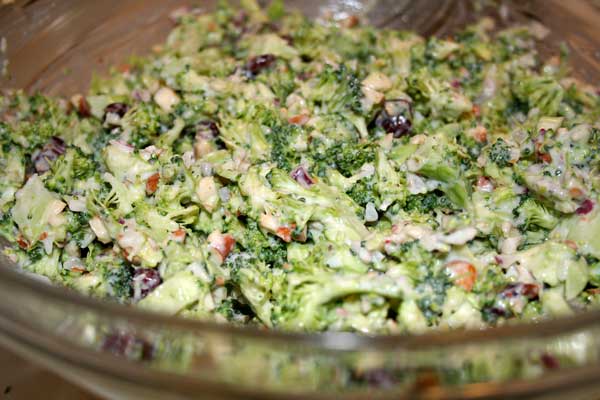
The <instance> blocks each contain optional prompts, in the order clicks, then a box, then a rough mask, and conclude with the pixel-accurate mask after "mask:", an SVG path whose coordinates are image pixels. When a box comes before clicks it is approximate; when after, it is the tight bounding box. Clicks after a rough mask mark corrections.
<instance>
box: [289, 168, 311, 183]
mask: <svg viewBox="0 0 600 400" xmlns="http://www.w3.org/2000/svg"><path fill="white" fill-rule="evenodd" d="M290 176H291V177H292V179H293V180H295V181H296V182H298V183H299V184H300V185H301V186H302V187H305V188H308V187H310V186H311V185H314V183H315V181H314V180H313V179H312V178H311V177H310V175H309V174H308V171H306V169H305V168H304V167H303V166H302V165H299V166H297V167H296V168H295V169H294V170H293V171H292V172H291V173H290Z"/></svg>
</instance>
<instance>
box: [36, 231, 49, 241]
mask: <svg viewBox="0 0 600 400" xmlns="http://www.w3.org/2000/svg"><path fill="white" fill-rule="evenodd" d="M47 237H48V232H42V233H41V234H40V237H39V238H38V240H44V239H46V238H47Z"/></svg>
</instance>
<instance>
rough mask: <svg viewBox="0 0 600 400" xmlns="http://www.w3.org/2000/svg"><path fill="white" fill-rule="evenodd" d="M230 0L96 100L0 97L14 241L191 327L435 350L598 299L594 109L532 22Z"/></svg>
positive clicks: (43, 266) (15, 249) (24, 256)
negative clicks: (334, 336) (436, 31)
mask: <svg viewBox="0 0 600 400" xmlns="http://www.w3.org/2000/svg"><path fill="white" fill-rule="evenodd" d="M358 22H359V21H358V19H357V18H348V19H346V20H343V21H341V22H340V21H338V22H336V23H334V22H332V21H327V20H324V21H312V20H309V19H307V18H305V17H303V16H302V15H300V14H297V13H286V12H284V10H283V9H282V7H281V4H280V3H277V2H275V3H273V4H272V5H271V6H270V7H268V8H266V9H261V8H259V7H258V6H256V4H254V3H253V2H252V1H245V2H242V8H241V9H239V8H233V7H230V6H228V5H227V4H221V5H220V6H219V7H218V8H217V9H216V11H215V12H214V13H204V12H189V13H182V12H178V13H176V26H175V28H174V29H173V31H172V32H171V33H170V34H169V36H168V38H167V40H166V42H165V43H164V44H163V45H160V46H155V47H154V48H153V54H152V55H150V56H148V57H145V58H132V59H131V60H130V61H129V62H128V63H127V64H123V65H121V66H119V67H117V68H115V69H114V70H112V72H111V73H110V74H109V76H108V77H105V78H102V79H94V80H93V82H92V83H91V88H90V91H89V93H88V94H87V95H85V96H82V95H76V96H73V97H72V98H70V99H69V100H63V99H59V98H51V97H47V96H44V95H41V94H34V95H28V94H25V93H24V92H22V91H10V92H9V91H5V92H4V93H3V94H2V96H1V97H0V117H1V119H0V121H1V122H0V141H1V146H0V166H1V168H2V171H3V172H2V174H3V178H2V180H1V181H0V232H1V235H2V236H3V237H4V238H5V239H6V240H7V241H8V242H9V243H10V244H11V245H10V246H6V248H5V250H4V252H5V254H6V255H7V256H8V258H10V259H11V260H12V261H14V262H15V263H16V264H18V265H19V267H20V268H21V269H22V270H24V271H27V272H29V273H33V274H37V275H40V276H42V277H44V278H42V279H45V280H49V281H51V282H53V283H55V284H58V285H62V286H64V287H66V288H71V289H74V290H77V291H80V292H83V293H85V294H88V295H91V296H95V297H99V298H106V299H112V300H113V301H118V302H120V303H124V304H127V305H131V306H135V307H139V308H141V309H145V310H152V311H156V312H161V313H167V314H171V315H178V316H182V317H185V318H199V319H212V320H217V321H223V322H230V323H233V324H250V325H257V326H262V327H266V328H272V329H283V330H296V331H298V330H299V331H325V330H335V331H356V332H361V333H366V334H389V333H421V332H425V331H428V330H433V329H456V328H484V327H487V326H495V325H500V324H506V323H512V322H518V321H538V320H540V319H545V318H551V317H556V316H562V315H568V314H571V313H575V312H578V311H580V310H584V309H589V308H592V307H595V305H596V304H598V303H599V302H600V213H599V211H598V209H599V207H597V205H598V193H599V191H600V170H599V168H600V158H599V154H600V153H599V152H598V146H599V144H600V124H598V122H597V121H598V117H599V113H600V99H599V95H598V93H597V92H596V89H595V88H594V87H591V86H588V85H586V84H584V83H582V82H580V81H578V80H576V79H574V78H572V77H571V76H570V75H569V74H570V71H569V67H568V64H567V55H568V51H567V49H566V48H562V49H561V51H560V52H558V54H557V55H556V56H554V57H551V58H545V59H542V58H541V57H540V56H539V55H538V53H537V52H536V43H537V41H539V40H540V39H542V38H543V36H544V35H545V34H547V32H546V29H545V28H544V27H542V26H540V25H539V24H533V25H528V26H516V27H511V28H509V29H503V30H500V29H497V28H496V27H494V24H493V22H492V21H491V20H488V19H483V20H481V21H480V22H479V23H477V24H475V25H472V26H469V27H467V28H466V29H464V30H463V31H461V32H460V33H458V34H456V35H454V36H453V37H449V38H436V37H430V38H423V37H420V36H419V35H417V34H415V33H412V32H399V31H393V30H378V29H375V28H372V27H369V26H361V25H360V24H359V23H358Z"/></svg>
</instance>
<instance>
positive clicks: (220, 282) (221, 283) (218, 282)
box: [215, 276, 225, 286]
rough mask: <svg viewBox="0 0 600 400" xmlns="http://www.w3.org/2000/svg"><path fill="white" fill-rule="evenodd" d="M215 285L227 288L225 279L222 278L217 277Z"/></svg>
mask: <svg viewBox="0 0 600 400" xmlns="http://www.w3.org/2000/svg"><path fill="white" fill-rule="evenodd" d="M215 285H217V286H225V278H223V277H222V276H217V277H216V278H215Z"/></svg>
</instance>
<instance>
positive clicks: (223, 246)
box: [208, 231, 235, 261]
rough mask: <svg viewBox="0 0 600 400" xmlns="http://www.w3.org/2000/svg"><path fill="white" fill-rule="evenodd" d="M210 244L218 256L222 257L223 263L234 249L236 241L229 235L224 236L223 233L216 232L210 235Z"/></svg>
mask: <svg viewBox="0 0 600 400" xmlns="http://www.w3.org/2000/svg"><path fill="white" fill-rule="evenodd" d="M208 242H209V243H210V246H211V247H212V248H213V249H215V251H216V252H217V253H218V255H219V256H220V257H221V261H224V260H225V258H227V255H229V253H230V252H231V249H233V246H234V245H235V239H234V238H233V236H231V235H229V234H225V235H223V234H222V233H221V232H218V231H214V232H213V233H211V234H210V235H208Z"/></svg>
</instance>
